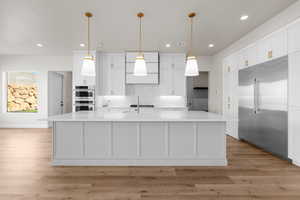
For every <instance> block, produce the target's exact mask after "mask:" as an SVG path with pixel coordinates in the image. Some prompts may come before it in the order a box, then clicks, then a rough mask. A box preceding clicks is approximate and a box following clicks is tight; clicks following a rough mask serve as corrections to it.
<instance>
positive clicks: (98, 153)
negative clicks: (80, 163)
mask: <svg viewBox="0 0 300 200" xmlns="http://www.w3.org/2000/svg"><path fill="white" fill-rule="evenodd" d="M110 131H111V124H110V123H108V122H86V123H84V142H85V145H84V155H85V156H86V157H87V158H92V159H93V158H105V157H108V156H109V155H110V154H111V152H110V150H111V149H110V140H111V138H110V137H111V135H110V134H109V133H110Z"/></svg>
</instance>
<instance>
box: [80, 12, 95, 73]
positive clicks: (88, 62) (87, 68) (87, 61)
mask: <svg viewBox="0 0 300 200" xmlns="http://www.w3.org/2000/svg"><path fill="white" fill-rule="evenodd" d="M85 16H86V17H87V21H88V38H87V39H88V40H87V48H88V49H87V51H88V52H87V55H86V56H85V57H84V59H83V63H82V68H81V75H82V76H95V75H96V73H95V59H94V56H93V55H91V53H90V18H91V17H93V14H92V13H90V12H86V13H85Z"/></svg>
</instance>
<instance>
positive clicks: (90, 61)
mask: <svg viewBox="0 0 300 200" xmlns="http://www.w3.org/2000/svg"><path fill="white" fill-rule="evenodd" d="M81 75H82V76H96V73H95V60H94V58H93V56H86V57H84V59H83V63H82V68H81Z"/></svg>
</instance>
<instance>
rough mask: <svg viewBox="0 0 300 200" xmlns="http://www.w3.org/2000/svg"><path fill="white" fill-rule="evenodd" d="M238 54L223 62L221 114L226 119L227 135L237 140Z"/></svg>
mask: <svg viewBox="0 0 300 200" xmlns="http://www.w3.org/2000/svg"><path fill="white" fill-rule="evenodd" d="M238 62H239V57H238V54H234V55H232V56H230V57H227V58H226V59H224V61H223V114H224V116H226V117H227V118H228V122H227V134H228V135H230V136H233V137H235V138H238V132H237V127H238V124H237V123H238V120H237V119H238Z"/></svg>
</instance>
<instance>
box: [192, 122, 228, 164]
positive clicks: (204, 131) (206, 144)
mask: <svg viewBox="0 0 300 200" xmlns="http://www.w3.org/2000/svg"><path fill="white" fill-rule="evenodd" d="M225 130H226V125H225V123H224V124H222V123H213V122H212V123H200V124H198V127H197V154H198V156H199V157H201V158H204V159H212V158H223V157H225V156H226V151H225V149H226V137H225V135H224V134H223V133H224V132H225Z"/></svg>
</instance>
